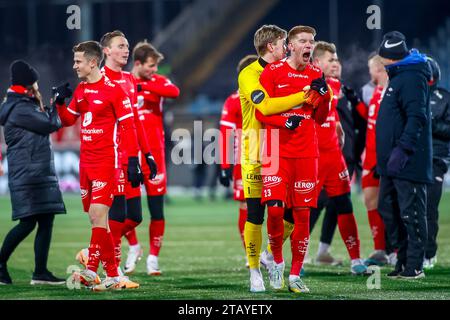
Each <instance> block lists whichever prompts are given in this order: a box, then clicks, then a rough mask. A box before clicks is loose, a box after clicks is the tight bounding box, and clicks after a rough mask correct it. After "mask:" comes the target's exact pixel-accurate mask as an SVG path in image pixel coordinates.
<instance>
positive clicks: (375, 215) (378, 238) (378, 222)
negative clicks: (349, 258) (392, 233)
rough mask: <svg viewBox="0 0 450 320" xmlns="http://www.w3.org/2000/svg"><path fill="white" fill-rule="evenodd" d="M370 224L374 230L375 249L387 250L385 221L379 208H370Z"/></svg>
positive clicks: (371, 229)
mask: <svg viewBox="0 0 450 320" xmlns="http://www.w3.org/2000/svg"><path fill="white" fill-rule="evenodd" d="M368 215H369V225H370V231H372V237H373V243H374V249H375V250H386V241H385V238H384V222H383V219H382V218H381V216H380V213H379V212H378V210H377V209H375V210H369V211H368Z"/></svg>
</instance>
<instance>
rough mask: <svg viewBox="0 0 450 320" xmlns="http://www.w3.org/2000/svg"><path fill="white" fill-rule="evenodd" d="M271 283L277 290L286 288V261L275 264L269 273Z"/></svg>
mask: <svg viewBox="0 0 450 320" xmlns="http://www.w3.org/2000/svg"><path fill="white" fill-rule="evenodd" d="M269 283H270V286H271V287H272V288H274V289H275V290H281V289H283V288H284V261H283V262H281V263H273V267H272V270H271V271H270V273H269Z"/></svg>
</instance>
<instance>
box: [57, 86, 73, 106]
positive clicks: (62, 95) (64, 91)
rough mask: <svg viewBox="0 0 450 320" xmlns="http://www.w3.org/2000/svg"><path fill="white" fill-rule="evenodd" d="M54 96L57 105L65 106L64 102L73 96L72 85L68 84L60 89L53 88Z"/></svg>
mask: <svg viewBox="0 0 450 320" xmlns="http://www.w3.org/2000/svg"><path fill="white" fill-rule="evenodd" d="M52 94H53V96H54V97H55V102H56V104H59V105H61V104H64V100H65V99H67V98H70V97H71V96H72V89H71V88H70V84H69V83H68V82H66V83H65V84H62V85H60V86H58V87H53V88H52Z"/></svg>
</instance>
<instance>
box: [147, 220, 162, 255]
mask: <svg viewBox="0 0 450 320" xmlns="http://www.w3.org/2000/svg"><path fill="white" fill-rule="evenodd" d="M164 224H165V221H164V219H161V220H151V221H150V225H149V227H148V229H149V234H150V254H151V255H153V256H158V255H159V250H160V249H161V245H162V239H163V235H164Z"/></svg>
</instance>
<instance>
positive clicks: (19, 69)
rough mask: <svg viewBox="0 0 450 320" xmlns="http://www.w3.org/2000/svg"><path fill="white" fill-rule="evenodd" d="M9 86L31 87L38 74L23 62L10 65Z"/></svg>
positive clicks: (18, 61) (17, 61)
mask: <svg viewBox="0 0 450 320" xmlns="http://www.w3.org/2000/svg"><path fill="white" fill-rule="evenodd" d="M10 72H11V84H12V85H20V86H24V87H27V86H31V85H32V84H33V83H35V82H36V81H37V80H38V79H39V73H38V72H37V71H36V69H34V68H33V67H32V66H30V65H29V64H28V63H26V62H25V61H23V60H16V61H14V62H13V63H11V66H10Z"/></svg>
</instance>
